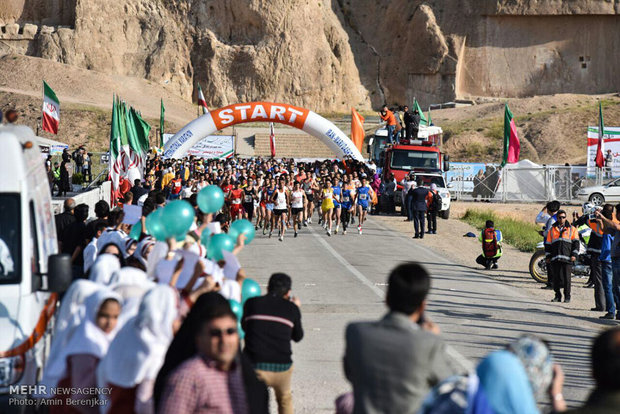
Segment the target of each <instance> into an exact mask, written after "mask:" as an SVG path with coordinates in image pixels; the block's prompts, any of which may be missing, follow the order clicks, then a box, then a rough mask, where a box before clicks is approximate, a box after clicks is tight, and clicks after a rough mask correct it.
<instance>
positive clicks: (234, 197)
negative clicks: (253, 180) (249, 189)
mask: <svg viewBox="0 0 620 414" xmlns="http://www.w3.org/2000/svg"><path fill="white" fill-rule="evenodd" d="M243 196H244V194H243V190H242V189H241V188H239V181H234V184H233V189H232V190H231V191H230V193H229V196H228V198H229V200H230V220H231V221H234V220H239V219H241V218H242V217H243V207H242V205H241V203H243Z"/></svg>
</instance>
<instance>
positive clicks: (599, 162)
mask: <svg viewBox="0 0 620 414" xmlns="http://www.w3.org/2000/svg"><path fill="white" fill-rule="evenodd" d="M604 134H605V125H604V123H603V108H602V107H601V102H600V101H599V103H598V146H597V147H596V166H597V167H598V168H603V167H605V156H604V155H603V152H604V151H605V149H604V148H603V135H604Z"/></svg>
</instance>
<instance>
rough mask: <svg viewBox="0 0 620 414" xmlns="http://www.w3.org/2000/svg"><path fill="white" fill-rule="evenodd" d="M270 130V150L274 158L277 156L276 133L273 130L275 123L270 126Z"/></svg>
mask: <svg viewBox="0 0 620 414" xmlns="http://www.w3.org/2000/svg"><path fill="white" fill-rule="evenodd" d="M269 128H270V133H269V149H271V157H272V158H274V157H275V156H276V133H275V132H274V130H273V122H271V123H270V124H269Z"/></svg>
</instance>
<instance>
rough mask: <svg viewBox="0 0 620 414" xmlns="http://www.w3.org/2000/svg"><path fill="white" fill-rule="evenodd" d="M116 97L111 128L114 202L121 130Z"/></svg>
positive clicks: (117, 179)
mask: <svg viewBox="0 0 620 414" xmlns="http://www.w3.org/2000/svg"><path fill="white" fill-rule="evenodd" d="M119 121H120V119H119V112H118V103H117V100H116V96H114V97H113V99H112V123H111V127H110V158H109V161H108V162H109V170H110V180H111V181H112V200H116V190H117V189H118V182H119V180H120V173H121V169H120V161H121V160H120V155H121V128H120V122H119Z"/></svg>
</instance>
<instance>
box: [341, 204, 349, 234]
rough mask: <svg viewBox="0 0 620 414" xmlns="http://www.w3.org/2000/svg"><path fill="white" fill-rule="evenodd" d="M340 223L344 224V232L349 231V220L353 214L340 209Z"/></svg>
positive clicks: (346, 209) (347, 210) (345, 209)
mask: <svg viewBox="0 0 620 414" xmlns="http://www.w3.org/2000/svg"><path fill="white" fill-rule="evenodd" d="M340 210H341V211H340V222H342V230H344V231H347V227H349V220H350V219H351V213H350V212H349V209H348V208H344V207H343V208H341V209H340Z"/></svg>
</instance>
